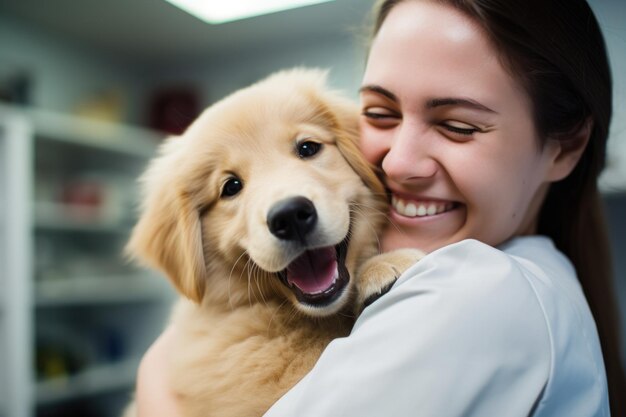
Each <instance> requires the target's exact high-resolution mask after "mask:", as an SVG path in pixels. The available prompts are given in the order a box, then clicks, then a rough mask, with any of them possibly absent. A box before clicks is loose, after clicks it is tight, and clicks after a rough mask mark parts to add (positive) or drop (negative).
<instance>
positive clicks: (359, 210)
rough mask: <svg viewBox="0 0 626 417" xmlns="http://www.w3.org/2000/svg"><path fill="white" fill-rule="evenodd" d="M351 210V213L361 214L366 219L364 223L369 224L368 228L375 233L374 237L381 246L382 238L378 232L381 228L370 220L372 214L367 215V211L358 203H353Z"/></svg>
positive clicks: (378, 245)
mask: <svg viewBox="0 0 626 417" xmlns="http://www.w3.org/2000/svg"><path fill="white" fill-rule="evenodd" d="M350 212H351V213H357V214H359V215H360V216H361V217H362V218H363V221H364V224H366V225H367V226H368V229H369V230H371V232H372V233H373V234H374V238H375V239H376V245H377V247H378V248H379V250H380V248H381V243H380V239H379V237H378V233H379V230H378V228H377V227H376V226H375V225H374V224H373V222H372V221H371V220H370V216H367V215H366V213H365V212H364V210H363V209H362V208H361V207H359V206H358V205H353V206H351V207H350Z"/></svg>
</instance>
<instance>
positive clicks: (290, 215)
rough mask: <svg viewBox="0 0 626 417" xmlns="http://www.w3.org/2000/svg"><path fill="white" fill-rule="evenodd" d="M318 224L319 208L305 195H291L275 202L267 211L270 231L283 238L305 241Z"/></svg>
mask: <svg viewBox="0 0 626 417" xmlns="http://www.w3.org/2000/svg"><path fill="white" fill-rule="evenodd" d="M316 224H317V210H315V205H314V204H313V202H312V201H311V200H309V199H308V198H305V197H291V198H286V199H284V200H281V201H279V202H278V203H276V204H274V206H272V208H271V209H270V210H269V212H268V213H267V225H268V227H269V229H270V232H271V233H272V234H273V235H274V236H276V237H277V238H279V239H281V240H294V241H299V242H300V243H305V242H306V240H307V236H308V235H309V233H311V231H312V230H313V229H314V228H315V225H316Z"/></svg>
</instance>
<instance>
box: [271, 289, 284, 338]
mask: <svg viewBox="0 0 626 417" xmlns="http://www.w3.org/2000/svg"><path fill="white" fill-rule="evenodd" d="M287 302H289V300H288V299H287V298H285V299H284V300H283V302H282V303H280V304H279V305H278V307H276V309H275V310H274V312H273V313H272V316H271V317H270V321H269V322H268V323H267V335H268V336H269V335H270V328H271V326H272V321H273V320H274V317H276V315H277V314H278V311H279V310H280V309H281V308H282V306H284V305H285V303H287Z"/></svg>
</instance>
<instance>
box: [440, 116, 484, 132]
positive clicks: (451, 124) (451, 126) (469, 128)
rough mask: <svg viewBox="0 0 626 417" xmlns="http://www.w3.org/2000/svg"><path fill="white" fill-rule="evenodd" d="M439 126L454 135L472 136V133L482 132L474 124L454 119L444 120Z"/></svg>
mask: <svg viewBox="0 0 626 417" xmlns="http://www.w3.org/2000/svg"><path fill="white" fill-rule="evenodd" d="M441 126H442V127H443V128H444V129H446V130H447V131H448V132H451V133H453V134H456V135H463V136H472V135H473V134H474V133H480V132H482V130H481V129H479V128H477V127H476V126H473V125H470V124H468V123H463V122H459V121H456V120H446V121H444V122H442V123H441Z"/></svg>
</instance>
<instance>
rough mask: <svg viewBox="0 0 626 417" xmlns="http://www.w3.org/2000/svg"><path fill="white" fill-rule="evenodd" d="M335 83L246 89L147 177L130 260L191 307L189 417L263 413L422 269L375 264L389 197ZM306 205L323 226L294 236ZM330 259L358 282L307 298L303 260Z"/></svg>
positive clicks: (181, 307)
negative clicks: (292, 207)
mask: <svg viewBox="0 0 626 417" xmlns="http://www.w3.org/2000/svg"><path fill="white" fill-rule="evenodd" d="M324 84H325V73H324V72H322V71H318V70H305V69H296V70H291V71H283V72H279V73H277V74H274V75H272V76H270V77H269V78H267V79H265V80H263V81H261V82H258V83H257V84H254V85H252V86H250V87H248V88H245V89H243V90H240V91H238V92H235V93H234V94H232V95H230V96H229V97H227V98H225V99H223V100H222V101H220V102H218V103H216V104H214V105H213V106H211V107H210V108H208V109H207V110H206V111H205V112H204V113H203V114H202V115H201V116H200V117H199V118H198V119H197V120H196V121H195V122H194V123H193V124H192V125H191V127H190V128H189V129H188V130H187V131H186V132H185V133H184V134H183V135H182V136H181V137H173V138H170V139H168V140H167V141H166V143H165V144H164V145H163V146H162V147H161V149H160V154H159V156H158V157H157V158H155V160H154V161H153V162H152V163H151V165H150V166H149V168H148V170H147V172H146V173H145V175H144V176H143V180H142V182H143V186H144V191H145V195H144V200H143V206H142V211H141V216H140V219H139V222H138V224H137V225H136V227H135V229H134V231H133V234H132V237H131V240H130V242H129V245H128V250H129V252H130V254H131V255H132V256H134V257H135V258H137V259H139V260H141V261H143V262H144V263H145V264H147V265H148V266H151V267H154V268H157V269H159V270H161V271H162V272H164V273H165V274H166V275H167V276H168V277H169V279H170V280H171V281H172V283H173V284H174V286H175V287H176V288H177V290H178V291H179V292H180V294H181V295H182V296H183V297H181V300H180V301H179V302H178V304H177V306H176V307H175V310H174V313H173V316H172V320H173V321H174V322H175V323H176V327H177V329H178V333H179V335H180V336H179V340H177V348H176V349H175V355H174V357H173V361H172V364H171V366H172V370H171V375H172V381H171V385H172V388H173V390H174V392H176V393H177V394H178V395H179V396H180V398H181V401H182V404H181V405H182V410H183V414H184V416H188V417H191V416H204V417H206V416H220V417H228V416H237V417H241V416H246V417H250V416H261V415H263V414H264V412H265V411H267V409H268V408H269V407H270V406H271V405H272V404H273V403H274V402H275V401H276V400H277V399H278V398H279V397H281V396H282V395H283V394H284V393H285V392H286V391H287V390H288V389H289V388H291V387H292V386H293V385H294V384H295V383H297V382H298V381H299V380H300V379H301V378H302V377H303V376H304V375H305V374H306V373H307V372H308V371H309V370H310V369H311V368H312V366H313V365H314V363H315V361H316V360H317V359H318V357H319V355H320V354H321V352H322V350H323V349H324V347H325V346H326V345H327V344H328V343H329V342H330V341H331V340H332V339H334V338H337V337H341V336H346V335H347V334H348V333H349V331H350V329H351V327H352V324H353V321H354V317H355V314H354V313H355V312H358V311H359V309H360V308H361V307H362V305H363V302H364V300H366V299H368V298H371V296H372V295H373V294H377V293H380V292H381V291H382V290H383V289H384V288H385V287H387V286H388V285H389V284H390V283H392V282H393V281H394V280H395V278H396V277H397V275H398V274H399V273H400V272H401V271H402V270H404V269H405V268H406V267H408V266H409V265H411V264H412V263H413V262H414V261H415V260H417V259H419V256H420V254H419V253H417V252H415V251H400V252H395V253H392V254H385V255H379V256H378V257H374V258H373V259H370V258H372V257H373V256H374V255H375V254H376V253H377V245H376V242H377V241H376V234H377V232H378V231H379V230H380V227H381V226H382V224H383V222H384V221H385V216H384V214H385V212H386V200H385V190H384V188H383V186H382V184H381V183H380V181H379V179H378V178H377V176H376V175H375V173H374V171H373V170H372V169H371V167H370V166H369V165H368V164H367V163H366V162H365V161H364V160H363V158H362V157H361V155H360V153H359V150H358V148H357V122H358V109H357V108H356V106H355V105H354V104H353V103H352V102H351V101H350V100H347V99H345V98H343V97H341V96H340V95H338V94H336V93H334V92H331V91H329V90H328V89H326V88H325V87H324ZM318 145H320V146H319V147H318ZM311 146H313V148H312V147H311ZM311 149H313V152H312V151H311ZM233 180H234V181H235V183H233V182H232V181H233ZM237 181H239V182H238V183H237ZM229 184H230V185H229ZM233 184H235V186H236V187H235V188H232V186H233ZM239 186H241V189H239V188H238V187H239ZM229 187H231V188H229ZM233 190H234V191H235V193H234V194H233ZM294 197H297V198H306V199H307V200H308V201H310V202H312V204H313V206H314V211H315V213H316V214H315V216H316V219H314V220H316V221H315V223H314V225H313V227H312V228H311V230H308V229H307V231H306V235H302V236H301V235H297V236H296V237H294V236H289V237H288V238H284V237H281V235H280V233H279V232H277V231H276V230H273V231H272V230H271V229H272V227H271V226H270V223H272V221H271V219H270V218H271V217H272V214H271V213H272V212H273V211H276V209H275V207H276V206H277V205H280V204H282V203H281V202H285V201H291V200H290V199H293V198H294ZM298 221H299V220H298ZM275 228H276V227H275ZM342 245H343V246H344V247H343V249H341V248H342ZM346 247H347V250H346ZM319 248H338V249H337V252H336V255H333V256H334V258H333V256H331V257H330V258H331V259H330V260H329V259H326V258H328V256H329V255H328V254H329V253H334V249H326V250H321V251H320V249H319ZM342 250H343V255H341V254H340V253H342V252H341V251H342ZM316 251H317V252H316ZM316 253H322V255H323V256H322V255H315V254H316ZM320 257H322V258H324V259H323V261H324V262H327V261H328V262H331V263H332V262H335V263H336V264H337V268H338V270H340V272H339V276H341V277H342V279H347V278H346V276H349V281H348V282H347V283H345V285H344V286H343V287H342V288H340V289H339V290H337V289H336V288H335V287H334V286H335V285H338V284H333V287H331V289H330V290H328V291H327V292H328V293H332V297H331V296H329V297H328V299H324V298H323V297H322V301H318V299H317V298H316V297H317V295H316V294H313V295H310V294H309V295H307V294H305V296H304V299H303V296H302V294H300V297H298V295H297V293H298V291H297V290H294V286H298V285H300V286H301V287H305V288H307V287H306V283H305V284H303V283H301V282H300V283H299V282H297V281H292V278H290V275H289V274H292V275H293V274H294V272H293V271H294V270H295V269H297V268H296V267H294V266H293V265H294V263H296V262H295V261H296V260H299V262H303V261H306V262H309V263H313V264H314V263H315V262H316V261H317V260H319V258H320ZM333 259H334V260H333ZM368 259H369V260H368ZM366 261H367V262H366ZM343 266H345V268H343ZM311 269H313V270H316V269H318V267H317V266H316V265H311ZM320 269H324V268H323V267H320ZM341 271H344V272H341ZM322 275H323V274H322ZM315 279H317V278H315ZM294 280H295V278H294ZM294 282H295V284H294ZM315 285H317V286H320V285H326V284H315ZM331 290H332V291H331ZM300 292H301V293H302V292H303V291H300ZM304 292H305V293H306V291H304ZM311 292H315V291H311ZM307 297H308V298H307ZM129 414H132V411H131V412H130V413H129Z"/></svg>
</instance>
